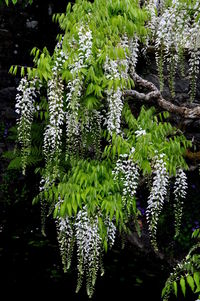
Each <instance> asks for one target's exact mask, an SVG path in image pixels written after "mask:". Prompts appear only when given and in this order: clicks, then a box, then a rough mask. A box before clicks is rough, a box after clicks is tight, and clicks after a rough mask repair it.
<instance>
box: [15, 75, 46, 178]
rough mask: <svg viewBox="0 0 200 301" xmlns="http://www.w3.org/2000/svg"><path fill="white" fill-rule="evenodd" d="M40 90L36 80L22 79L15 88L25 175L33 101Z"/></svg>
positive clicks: (29, 148)
mask: <svg viewBox="0 0 200 301" xmlns="http://www.w3.org/2000/svg"><path fill="white" fill-rule="evenodd" d="M39 88H40V84H39V81H38V80H37V79H36V78H33V79H31V80H27V78H26V77H24V78H22V79H21V81H20V83H19V86H18V88H17V91H18V93H17V95H16V105H15V111H16V113H17V114H19V118H18V119H17V132H18V142H19V143H20V145H21V164H22V171H23V174H25V170H26V166H27V159H28V156H29V155H30V152H31V125H32V122H33V116H34V112H35V99H36V97H37V92H38V90H39Z"/></svg>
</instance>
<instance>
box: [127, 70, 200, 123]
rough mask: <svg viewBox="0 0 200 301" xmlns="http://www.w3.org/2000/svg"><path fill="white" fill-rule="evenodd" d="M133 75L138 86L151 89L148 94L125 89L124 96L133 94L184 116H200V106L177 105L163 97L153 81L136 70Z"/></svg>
mask: <svg viewBox="0 0 200 301" xmlns="http://www.w3.org/2000/svg"><path fill="white" fill-rule="evenodd" d="M131 76H132V78H133V80H134V82H135V85H136V86H139V87H143V88H144V89H146V90H150V92H148V93H147V94H145V93H140V92H138V91H136V90H126V91H124V96H125V97H127V96H131V97H134V98H136V99H138V100H141V101H144V102H156V103H157V105H158V106H159V107H161V108H162V109H164V110H166V111H168V112H170V113H175V114H178V115H180V116H182V117H184V118H189V119H196V118H200V106H196V107H194V108H188V107H186V106H177V105H175V104H173V103H171V102H169V101H167V100H166V99H164V98H163V96H162V94H161V92H160V91H159V89H158V88H157V87H156V86H155V85H154V84H153V83H151V82H149V81H147V80H145V79H143V78H142V77H140V76H139V75H138V74H136V73H135V72H131Z"/></svg>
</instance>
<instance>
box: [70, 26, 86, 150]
mask: <svg viewBox="0 0 200 301" xmlns="http://www.w3.org/2000/svg"><path fill="white" fill-rule="evenodd" d="M78 37H79V40H78V57H77V59H76V60H75V62H74V64H73V65H72V66H71V74H72V78H73V79H72V80H70V81H69V82H68V84H67V90H68V93H67V96H66V101H67V109H68V112H66V142H67V151H66V152H67V153H68V152H70V150H72V149H76V148H77V143H78V142H79V136H80V125H79V117H78V111H79V108H80V98H81V95H82V91H83V81H84V76H83V75H81V74H80V70H81V69H82V68H86V67H87V66H88V65H89V64H90V58H91V56H92V32H91V30H90V29H89V28H88V27H86V28H84V27H83V26H80V28H79V32H78Z"/></svg>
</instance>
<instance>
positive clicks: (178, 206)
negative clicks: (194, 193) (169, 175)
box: [174, 169, 188, 236]
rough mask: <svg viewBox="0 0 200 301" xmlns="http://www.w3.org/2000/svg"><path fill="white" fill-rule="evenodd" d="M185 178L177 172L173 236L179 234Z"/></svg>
mask: <svg viewBox="0 0 200 301" xmlns="http://www.w3.org/2000/svg"><path fill="white" fill-rule="evenodd" d="M187 188H188V184H187V176H186V174H185V172H184V171H183V170H182V169H179V170H177V173H176V179H175V184H174V198H175V203H174V209H175V235H176V236H178V235H179V232H180V226H181V219H182V214H183V199H185V198H186V194H187Z"/></svg>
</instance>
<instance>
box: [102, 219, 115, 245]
mask: <svg viewBox="0 0 200 301" xmlns="http://www.w3.org/2000/svg"><path fill="white" fill-rule="evenodd" d="M104 224H105V226H106V229H107V240H108V244H109V247H110V249H111V248H112V247H113V245H114V243H115V237H116V231H117V228H116V226H115V224H114V221H111V220H110V219H109V218H106V219H105V221H104Z"/></svg>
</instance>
